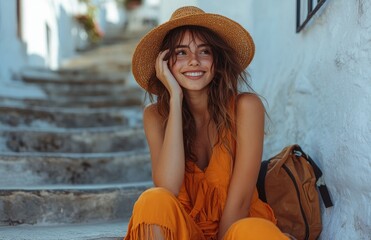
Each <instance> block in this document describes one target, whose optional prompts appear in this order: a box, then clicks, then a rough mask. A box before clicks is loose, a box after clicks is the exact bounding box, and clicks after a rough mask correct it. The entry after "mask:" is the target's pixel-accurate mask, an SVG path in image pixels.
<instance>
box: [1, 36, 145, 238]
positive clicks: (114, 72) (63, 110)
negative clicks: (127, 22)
mask: <svg viewBox="0 0 371 240" xmlns="http://www.w3.org/2000/svg"><path fill="white" fill-rule="evenodd" d="M144 33H145V31H141V32H126V33H124V34H122V35H120V37H117V38H115V39H106V40H105V41H104V44H101V45H100V46H97V47H95V48H93V49H91V50H89V51H86V52H83V53H81V54H79V55H78V56H76V57H75V58H73V59H70V60H69V61H67V62H66V63H65V64H64V66H63V68H61V69H59V70H54V71H52V70H48V69H26V70H25V71H24V72H22V74H21V76H22V84H23V85H24V86H25V87H27V88H30V89H31V88H32V89H37V90H38V91H40V92H42V94H38V95H37V94H36V95H35V96H34V97H22V96H25V95H23V94H12V95H9V94H2V93H1V92H0V174H1V178H0V239H3V240H5V239H6V240H8V239H9V240H10V239H11V240H13V239H33V240H41V239H76V240H80V239H81V240H82V239H84V240H85V239H86V240H88V239H89V240H93V239H95V240H108V239H122V237H123V236H124V235H125V232H126V228H127V222H128V219H129V217H130V215H131V210H132V206H133V203H134V202H135V200H136V199H137V197H138V196H139V194H140V193H141V192H142V191H144V190H145V189H147V188H149V187H151V186H152V183H151V170H150V160H149V154H148V149H147V146H146V141H145V137H144V133H143V129H142V120H141V114H142V107H143V99H144V93H143V91H142V90H141V89H140V88H139V87H137V85H136V84H135V82H134V80H133V77H132V75H131V72H130V69H131V65H130V64H131V56H132V53H133V50H134V48H135V46H136V44H137V42H138V39H139V38H140V37H141V36H142V35H143V34H144Z"/></svg>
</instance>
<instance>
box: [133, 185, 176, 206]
mask: <svg viewBox="0 0 371 240" xmlns="http://www.w3.org/2000/svg"><path fill="white" fill-rule="evenodd" d="M176 201H177V199H176V197H175V195H174V194H173V193H171V192H170V191H168V190H166V189H165V188H161V187H155V188H150V189H147V190H146V191H144V192H143V193H142V194H141V195H140V196H139V198H138V200H137V202H136V203H135V205H140V206H142V207H149V208H158V209H161V210H163V209H164V208H166V207H171V206H173V204H176Z"/></svg>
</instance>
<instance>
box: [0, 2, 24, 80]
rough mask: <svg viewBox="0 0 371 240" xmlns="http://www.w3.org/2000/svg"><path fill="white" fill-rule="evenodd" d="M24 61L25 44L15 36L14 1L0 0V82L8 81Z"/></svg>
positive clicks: (15, 13) (15, 10) (15, 16)
mask: <svg viewBox="0 0 371 240" xmlns="http://www.w3.org/2000/svg"><path fill="white" fill-rule="evenodd" d="M25 61H26V55H25V46H24V45H23V44H22V42H21V41H20V39H19V38H18V37H17V7H16V1H0V83H4V82H10V81H11V79H12V78H13V75H14V74H16V72H17V70H18V69H19V68H21V67H22V66H23V65H24V64H25Z"/></svg>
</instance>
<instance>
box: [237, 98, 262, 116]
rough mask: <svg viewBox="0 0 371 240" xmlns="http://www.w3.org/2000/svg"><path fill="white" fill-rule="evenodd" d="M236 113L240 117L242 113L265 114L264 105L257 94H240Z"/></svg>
mask: <svg viewBox="0 0 371 240" xmlns="http://www.w3.org/2000/svg"><path fill="white" fill-rule="evenodd" d="M236 111H237V116H238V115H240V113H249V114H252V113H255V114H259V115H260V114H263V115H264V114H265V108H264V104H263V102H262V101H261V99H260V97H259V96H258V95H256V94H255V93H241V94H239V95H238V96H237V101H236Z"/></svg>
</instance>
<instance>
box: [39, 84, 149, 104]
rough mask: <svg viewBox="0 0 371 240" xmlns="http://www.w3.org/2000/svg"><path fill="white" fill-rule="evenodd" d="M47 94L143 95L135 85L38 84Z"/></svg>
mask: <svg viewBox="0 0 371 240" xmlns="http://www.w3.org/2000/svg"><path fill="white" fill-rule="evenodd" d="M37 86H38V87H40V88H41V89H42V90H43V91H44V92H45V93H46V94H47V95H48V96H50V97H55V96H56V97H58V96H62V97H63V96H65V97H73V98H75V99H76V100H78V99H81V97H85V98H84V99H88V98H86V97H89V96H90V97H98V96H101V97H102V99H103V97H106V98H108V97H116V98H118V97H121V98H134V97H138V96H139V97H141V96H142V95H143V91H142V89H139V88H137V87H128V86H126V85H124V84H91V85H89V84H75V85H70V84H66V83H60V84H54V83H44V84H38V85H37Z"/></svg>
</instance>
